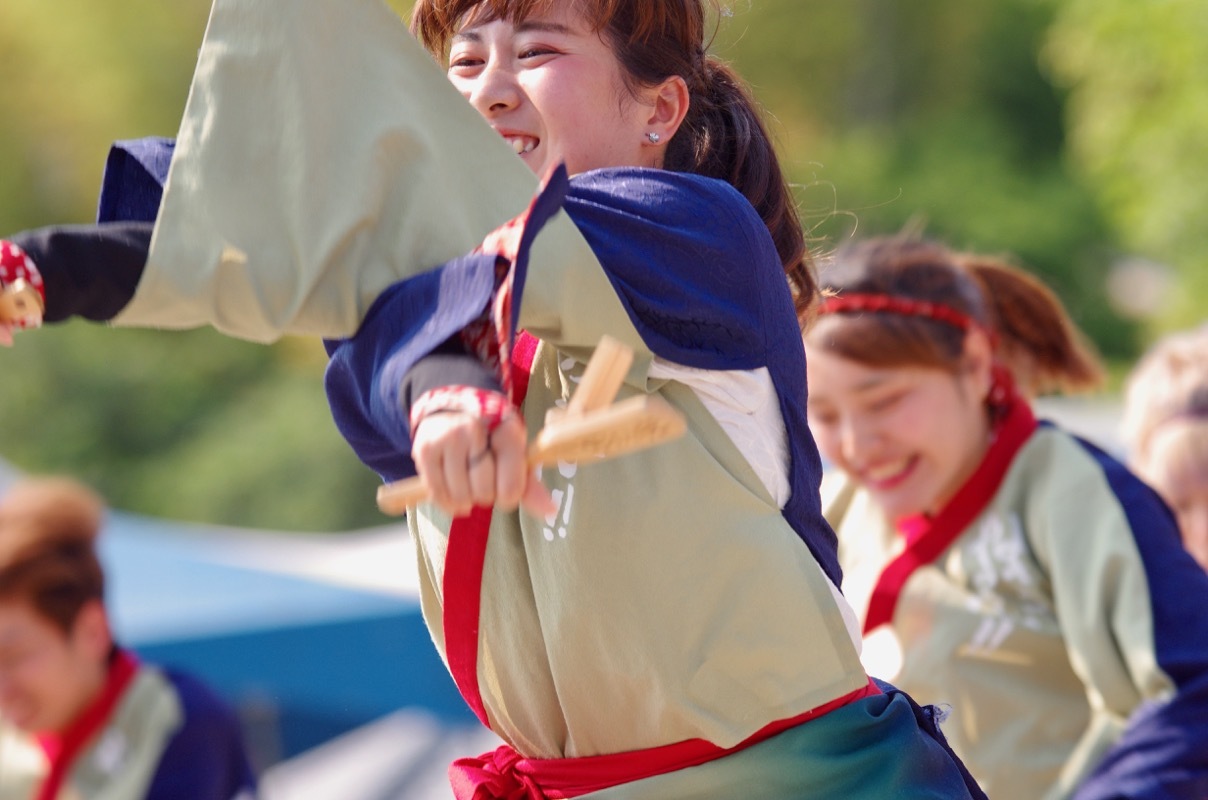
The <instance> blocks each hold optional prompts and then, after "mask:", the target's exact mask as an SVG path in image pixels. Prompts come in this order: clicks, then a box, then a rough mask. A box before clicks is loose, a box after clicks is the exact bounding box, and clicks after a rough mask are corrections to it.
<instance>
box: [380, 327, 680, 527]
mask: <svg viewBox="0 0 1208 800" xmlns="http://www.w3.org/2000/svg"><path fill="white" fill-rule="evenodd" d="M632 363H633V350H631V349H630V348H629V347H627V346H626V345H623V344H621V343H620V342H618V341H617V340H616V339H613V338H612V337H609V336H604V337H603V338H601V339H600V344H599V345H598V346H597V347H596V350H595V352H594V353H593V354H592V356H591V360H590V361H588V362H587V368H586V369H585V370H584V372H583V379H582V380H581V381H580V382H579V385H578V387H576V389H575V391H574V394H572V395H571V398H570V402H569V403H568V404H567V406H566V408H565V409H562V408H553V409H550V410H549V411H548V412H546V415H545V425H544V427H542V429H541V431H540V432H539V433H538V434H537V436H536V438H535V439H533V441H532V443H531V444H530V445H529V448H528V465H529V467H530V468H532V467H535V466H538V465H549V464H555V463H557V462H559V461H564V462H582V461H598V460H601V459H605V458H615V457H616V456H620V455H624V454H625V453H632V452H634V451H636V450H642V449H645V448H647V447H653V446H654V445H656V444H661V443H663V442H667V441H670V440H672V439H675V438H677V437H679V436H682V435H683V434H684V431H686V430H687V423H686V422H685V421H684V417H683V415H682V414H681V413H680V412H679V411H677V410H675V409H674V408H672V407H671V405H670V404H669V403H668V402H667V401H666V400H664V399H663V398H661V397H658V396H657V395H641V396H638V397H630V398H628V399H626V400H622V401H620V402H619V403H614V402H613V400H614V399H615V398H616V396H617V392H618V391H619V390H620V388H621V384H622V383H623V382H624V380H625V374H626V373H627V372H628V371H629V367H630V365H631V364H632ZM427 496H428V490H427V487H425V486H424V483H423V480H422V479H421V478H419V477H414V478H407V479H405V480H401V481H394V482H393V483H387V484H385V485H383V486H381V487H380V488H379V489H378V493H377V504H378V508H380V509H381V510H382V511H383V512H384V513H386V514H391V515H399V514H403V513H405V512H406V510H407V508H408V507H410V506H414V505H415V504H417V503H419V502H421V501H423V500H425V499H426V498H427Z"/></svg>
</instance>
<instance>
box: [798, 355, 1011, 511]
mask: <svg viewBox="0 0 1208 800" xmlns="http://www.w3.org/2000/svg"><path fill="white" fill-rule="evenodd" d="M806 355H807V358H806V363H807V365H808V370H809V406H808V410H809V424H810V430H811V431H813V434H814V437H815V438H816V439H817V442H818V447H819V449H820V450H821V452H822V455H823V456H824V457H825V458H826V459H827V460H828V461H830V462H831V463H832V464H834V465H835V466H836V467H838V468H839V469H842V470H843V471H844V472H846V473H847V474H848V475H850V476H851V477H852V479H854V480H855V481H857V482H858V483H860V484H861V485H862V486H863V487H864V488H865V489H867V490H868V492H869V493H870V494H871V495H872V497H873V499H874V500H875V501H876V502H877V504H878V505H879V506H880V507H881V509H882V510H883V511H884V512H885V514H886V516H887V517H888V518H889V519H890V520H897V519H901V518H902V517H906V516H910V515H914V514H919V513H932V512H935V511H938V510H939V509H940V508H941V507H942V506H943V505H944V504H945V503H946V502H947V501H948V500H949V499H951V498H952V496H953V494H955V493H956V491H957V490H958V489H959V488H960V487H961V485H962V484H964V482H965V481H966V480H967V479H968V478H969V476H970V475H972V474H973V471H974V470H975V469H976V468H977V465H978V464H979V463H980V462H981V459H982V457H983V456H984V455H985V452H986V448H987V446H988V441H989V433H990V431H989V419H988V417H987V414H986V409H985V405H984V398H985V396H986V391H987V389H988V369H987V370H986V372H987V374H986V375H982V374H979V373H978V372H977V371H976V370H973V369H963V370H961V371H958V372H955V373H954V372H951V371H948V370H945V369H940V368H938V367H922V366H895V367H873V366H867V365H865V364H862V363H860V362H857V361H852V360H850V359H846V358H843V357H841V356H838V355H835V354H834V353H830V352H828V351H826V350H825V349H813V348H811V347H810V346H809V340H808V339H807V340H806Z"/></svg>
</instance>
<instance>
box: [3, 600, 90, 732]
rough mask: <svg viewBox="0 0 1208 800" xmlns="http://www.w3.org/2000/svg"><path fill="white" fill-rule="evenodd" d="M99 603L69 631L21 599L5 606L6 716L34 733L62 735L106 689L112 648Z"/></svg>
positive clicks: (11, 722) (4, 662) (11, 721)
mask: <svg viewBox="0 0 1208 800" xmlns="http://www.w3.org/2000/svg"><path fill="white" fill-rule="evenodd" d="M103 613H104V612H103V611H101V610H100V606H99V604H94V605H92V606H87V607H86V610H84V611H82V612H81V615H80V617H79V618H77V623H76V625H75V626H74V628H73V629H72V632H71V633H70V634H67V633H64V632H63V631H62V630H60V629H59V628H57V627H55V626H54V625H52V624H51V623H50V622H49V621H48V620H46V619H44V618H43V617H42V616H41V615H39V614H38V613H37V612H35V611H34V610H33V608H32V607H30V606H29V604H27V603H25V602H21V601H16V600H5V601H3V602H0V718H3V719H5V720H6V721H7V722H9V723H10V724H12V725H15V726H16V727H17V728H18V729H20V730H23V731H26V732H29V733H47V732H58V731H62V730H63V729H64V728H66V727H67V725H69V724H70V723H71V722H72V720H74V719H75V717H76V715H78V714H79V712H80V711H82V710H83V708H84V707H85V706H86V705H87V704H88V702H89V701H90V700H91V699H92V697H94V696H95V694H96V692H97V691H99V690H100V687H101V685H102V684H103V681H104V676H105V665H104V659H105V655H106V653H107V645H105V644H104V643H102V642H100V641H99V640H97V639H96V626H97V625H101V624H103V622H102V621H98V620H97V619H96V618H95V617H96V616H97V615H98V614H99V615H103Z"/></svg>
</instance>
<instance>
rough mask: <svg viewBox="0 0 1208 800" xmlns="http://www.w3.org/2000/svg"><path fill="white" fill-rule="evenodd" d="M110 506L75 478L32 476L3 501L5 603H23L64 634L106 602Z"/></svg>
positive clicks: (0, 547) (1, 585)
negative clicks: (100, 541)
mask: <svg viewBox="0 0 1208 800" xmlns="http://www.w3.org/2000/svg"><path fill="white" fill-rule="evenodd" d="M104 509H105V506H104V503H103V502H102V501H101V498H100V497H99V496H98V495H97V494H96V493H95V492H93V491H92V490H91V489H89V488H88V487H86V486H84V485H83V484H81V483H78V482H77V481H75V480H72V479H70V478H58V477H45V478H28V479H24V480H21V481H18V482H17V483H15V484H14V485H13V486H12V487H11V488H10V489H9V490H8V491H7V492H5V493H4V495H3V497H2V498H0V600H2V601H5V602H12V601H16V602H23V603H26V604H28V605H29V606H30V607H31V608H32V609H33V610H34V611H35V612H36V613H38V614H39V615H40V616H42V617H43V618H45V619H46V620H47V621H48V622H50V623H51V624H53V625H54V626H55V627H57V628H58V629H59V630H61V631H63V632H64V633H69V632H70V631H71V629H72V627H73V626H74V624H75V621H76V617H77V616H78V615H79V613H80V610H81V609H82V608H83V607H84V605H85V604H87V603H88V602H90V601H93V600H102V599H103V597H104V593H105V577H104V572H103V571H102V569H101V564H100V561H99V560H98V559H97V555H96V548H95V539H96V535H97V533H98V531H99V530H100V527H101V520H102V518H103V516H104Z"/></svg>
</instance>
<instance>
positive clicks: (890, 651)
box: [805, 237, 1208, 800]
mask: <svg viewBox="0 0 1208 800" xmlns="http://www.w3.org/2000/svg"><path fill="white" fill-rule="evenodd" d="M979 274H980V273H979V270H978V269H977V268H976V263H972V262H970V261H969V260H968V259H966V258H963V257H961V256H958V255H957V254H954V253H952V252H950V251H949V250H948V249H946V248H945V247H943V246H941V245H939V244H935V243H931V242H925V241H917V240H912V239H906V238H901V237H895V238H881V239H873V240H870V241H865V242H860V243H855V244H852V245H849V246H846V247H844V248H842V249H840V250H839V251H838V252H837V253H835V255H834V257H833V263H832V264H830V265H829V268H828V269H826V270H825V271H824V272H823V276H822V284H823V286H824V288H825V290H826V291H827V292H828V294H829V297H828V299H826V300H825V301H824V302H823V303H822V305H821V307H820V309H819V314H818V316H817V317H816V319H815V321H814V323H813V324H812V325H811V327H810V328H809V329H808V331H807V333H806V336H805V343H806V353H807V363H808V371H809V399H808V413H809V420H810V426H811V429H812V430H813V431H814V433H815V436H816V437H817V440H818V444H819V448H820V449H821V451H822V453H823V455H824V457H826V458H827V459H828V460H829V461H830V462H831V463H832V464H833V465H834V466H836V467H838V468H839V470H840V472H841V473H842V474H841V477H840V479H839V481H838V483H839V484H840V485H839V486H838V487H837V488H834V487H827V488H826V489H825V490H824V507H825V512H826V514H827V517H828V519H829V520H830V522H831V524H832V525H833V526H834V528H835V529H836V531H837V533H838V535H839V540H840V562H841V564H842V567H843V570H844V580H843V590H844V593H845V595H846V596H847V597H848V599H849V600H850V601H851V602H852V604H853V605H854V606H855V607H856V609H857V613H859V614H860V616H861V622H862V625H863V631H864V636H865V641H864V652H863V659H864V662H865V664H866V666H868V667H869V669H870V672H872V673H873V674H880V675H884V676H885V677H886V678H887V679H890V680H894V681H895V682H897V683H898V684H899V685H901V686H903V687H904V688H906V689H907V690H908V691H909V692H911V693H912V694H914V695H915V696H917V697H919V698H921V699H922V700H924V701H926V702H929V703H939V704H947V705H949V706H951V709H952V712H951V716H950V718H949V720H948V722H947V724H946V727H945V730H946V731H947V733H948V734H949V736H950V738H951V739H952V741H953V746H954V748H955V749H956V750H957V752H958V753H959V754H960V755H961V757H962V758H963V759H964V760H965V762H966V764H967V765H968V766H969V768H970V770H971V771H972V772H973V773H974V775H975V777H977V779H978V781H979V782H980V783H981V784H982V786H983V787H984V788H985V789H986V792H987V794H989V795H990V796H991V797H1003V798H1068V797H1073V798H1078V800H1092V798H1094V799H1095V800H1099V799H1100V798H1102V799H1104V800H1106V798H1124V797H1128V798H1159V797H1161V798H1186V799H1187V800H1192V798H1204V797H1208V617H1206V616H1205V615H1204V614H1203V613H1202V609H1203V608H1205V607H1206V606H1208V576H1205V574H1204V572H1203V571H1202V570H1201V569H1199V568H1198V566H1197V565H1196V564H1195V562H1194V561H1193V560H1192V559H1191V558H1190V557H1188V555H1187V553H1186V552H1185V551H1184V550H1183V549H1182V547H1181V546H1180V543H1179V536H1178V530H1177V528H1176V526H1175V524H1174V520H1173V519H1172V517H1171V515H1170V512H1169V511H1168V510H1167V508H1166V507H1165V506H1164V505H1163V504H1162V502H1161V501H1160V500H1159V499H1158V498H1157V496H1156V495H1155V494H1154V493H1153V492H1152V491H1151V490H1150V489H1149V488H1148V487H1147V486H1145V485H1144V484H1143V483H1142V482H1141V481H1140V480H1138V479H1137V478H1136V477H1134V476H1133V475H1132V474H1131V473H1129V472H1128V471H1127V470H1126V469H1125V468H1124V467H1123V466H1122V465H1121V464H1119V463H1118V462H1116V461H1115V460H1113V459H1112V458H1111V457H1110V456H1108V455H1107V454H1105V453H1103V452H1102V451H1100V450H1098V449H1096V448H1095V447H1094V446H1092V445H1090V444H1088V443H1086V442H1084V441H1081V440H1079V439H1077V438H1075V437H1073V436H1071V435H1069V434H1066V433H1064V432H1063V431H1061V430H1059V429H1057V428H1056V427H1054V426H1053V425H1050V424H1048V423H1044V422H1038V421H1037V420H1036V418H1035V417H1034V416H1033V412H1032V409H1031V408H1030V407H1029V405H1028V403H1027V401H1026V400H1025V399H1024V398H1023V395H1022V394H1021V393H1020V392H1019V391H1018V390H1017V388H1016V386H1015V379H1014V377H1013V376H1012V374H1011V372H1010V370H1009V369H1008V368H1007V367H1006V366H1005V364H1006V363H1008V362H1007V361H1004V360H1003V359H1000V357H999V353H1001V352H1011V353H1014V354H1015V358H1013V359H1011V360H1010V362H1009V363H1013V364H1016V365H1018V364H1020V363H1026V364H1028V365H1030V366H1032V367H1037V368H1039V372H1038V373H1030V374H1033V375H1035V374H1040V373H1043V374H1046V375H1048V376H1049V378H1050V379H1052V378H1054V377H1057V376H1061V375H1062V374H1063V373H1065V374H1068V375H1070V376H1075V377H1074V378H1073V379H1074V382H1075V383H1078V382H1080V381H1083V380H1085V379H1086V378H1087V377H1088V376H1089V375H1091V374H1093V371H1094V370H1093V366H1094V365H1093V364H1088V363H1087V362H1086V355H1085V352H1084V351H1082V350H1081V349H1080V347H1079V346H1078V345H1077V343H1076V342H1075V341H1074V340H1073V339H1072V338H1070V337H1069V336H1066V337H1065V338H1064V340H1063V339H1062V335H1061V334H1060V333H1058V335H1057V336H1056V339H1057V341H1056V342H1055V343H1054V342H1048V341H1045V342H1038V343H1036V344H1034V345H1031V346H1029V345H1028V343H1027V341H1026V338H1027V337H1023V336H1019V335H1017V333H1015V332H1018V331H1021V330H1022V331H1028V330H1031V329H1033V328H1035V327H1037V326H1044V327H1045V328H1047V329H1051V330H1058V331H1061V330H1064V331H1066V332H1067V333H1068V332H1070V331H1072V330H1073V329H1072V326H1070V325H1069V324H1068V320H1066V319H1065V314H1064V311H1063V309H1062V308H1061V306H1060V304H1059V303H1057V302H1056V299H1055V298H1053V297H1052V296H1051V293H1045V292H1037V291H1033V290H1032V289H1029V288H1028V285H1029V284H1034V279H1031V278H1029V277H1027V276H1026V275H1025V274H1024V273H1022V272H1021V271H1017V272H1016V277H1015V279H1014V281H1015V284H1016V286H1015V288H1017V289H1019V291H1015V290H1013V289H1012V288H1011V286H1010V283H1011V280H1012V279H1011V275H1010V272H1009V271H1005V270H1002V269H997V270H996V271H995V274H994V275H993V276H992V279H993V280H992V281H986V282H983V281H982V280H980V279H979ZM989 285H993V286H994V287H995V288H994V289H992V290H991V289H988V288H987V287H988V286H989ZM1020 298H1030V299H1028V300H1026V301H1025V302H1020ZM1046 298H1047V299H1046ZM1054 321H1057V322H1059V323H1061V324H1060V325H1057V326H1056V328H1054V325H1053V323H1054ZM1008 339H1009V341H1008ZM1042 344H1043V345H1044V347H1043V348H1042V347H1040V346H1039V345H1042ZM1042 351H1044V352H1042ZM1021 354H1023V355H1022V356H1021ZM1077 376H1081V377H1077ZM1029 383H1030V380H1029ZM1029 388H1034V386H1029ZM832 488H834V490H833V491H832V490H831V489H832Z"/></svg>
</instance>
